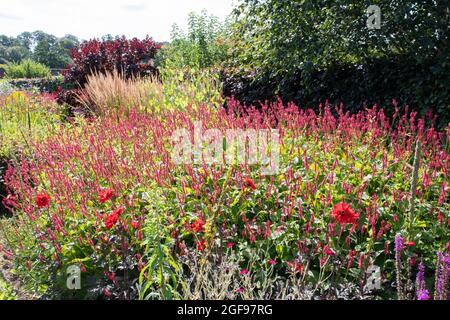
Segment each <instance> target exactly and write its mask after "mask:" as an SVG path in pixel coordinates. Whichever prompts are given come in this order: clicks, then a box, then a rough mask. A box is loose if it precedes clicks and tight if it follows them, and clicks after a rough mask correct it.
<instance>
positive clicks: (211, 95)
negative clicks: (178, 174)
mask: <svg viewBox="0 0 450 320" xmlns="http://www.w3.org/2000/svg"><path fill="white" fill-rule="evenodd" d="M79 100H80V102H81V103H82V104H84V105H85V107H86V108H87V109H88V110H90V111H91V112H92V113H93V114H96V115H105V114H109V113H111V112H112V113H115V114H117V115H123V114H125V115H129V114H130V111H131V110H132V109H135V110H138V111H143V112H150V113H153V112H160V111H162V110H174V109H181V110H185V109H186V107H187V106H192V107H194V108H197V107H199V106H200V105H202V104H206V105H210V106H213V105H221V104H222V102H223V101H222V98H221V86H220V81H219V79H217V77H216V76H215V75H214V73H212V72H210V71H206V70H204V71H198V72H195V73H194V72H186V71H178V70H177V71H175V70H171V69H166V70H163V71H162V73H161V77H160V78H159V79H158V78H156V77H150V78H138V77H137V78H129V79H127V78H125V77H124V76H123V75H121V74H120V73H119V72H118V71H117V70H114V71H113V72H109V73H94V74H92V75H90V76H88V80H87V84H86V86H85V88H84V90H83V91H82V93H81V94H80V95H79Z"/></svg>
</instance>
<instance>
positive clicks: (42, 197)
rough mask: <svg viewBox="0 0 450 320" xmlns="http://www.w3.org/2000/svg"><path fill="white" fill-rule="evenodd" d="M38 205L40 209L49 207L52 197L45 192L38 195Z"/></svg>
mask: <svg viewBox="0 0 450 320" xmlns="http://www.w3.org/2000/svg"><path fill="white" fill-rule="evenodd" d="M36 204H37V206H38V207H39V208H44V207H48V206H49V205H50V196H49V195H48V194H46V193H45V192H42V193H38V194H37V195H36Z"/></svg>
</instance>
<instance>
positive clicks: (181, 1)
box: [0, 0, 236, 41]
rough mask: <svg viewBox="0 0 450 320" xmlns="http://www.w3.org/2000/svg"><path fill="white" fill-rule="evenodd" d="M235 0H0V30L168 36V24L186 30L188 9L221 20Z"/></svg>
mask: <svg viewBox="0 0 450 320" xmlns="http://www.w3.org/2000/svg"><path fill="white" fill-rule="evenodd" d="M233 2H234V3H235V2H236V0H0V34H5V35H8V36H17V35H18V34H20V33H22V32H24V31H30V32H31V31H36V30H42V31H44V32H46V33H50V34H53V35H55V36H57V37H61V36H63V35H65V34H73V35H75V36H77V37H79V38H82V39H85V40H86V39H90V38H93V37H101V36H103V35H106V34H111V35H126V36H127V37H138V38H143V37H145V36H146V35H147V34H148V35H149V36H151V37H153V39H155V40H156V41H168V40H170V31H171V27H172V24H174V23H177V24H178V25H180V26H181V27H183V28H185V27H186V23H187V16H188V13H189V12H192V11H195V12H200V11H201V10H202V9H206V10H207V11H208V13H209V14H214V15H216V16H218V17H219V18H220V19H224V18H225V17H226V16H227V15H228V14H229V13H230V12H231V10H232V7H233V6H232V4H233Z"/></svg>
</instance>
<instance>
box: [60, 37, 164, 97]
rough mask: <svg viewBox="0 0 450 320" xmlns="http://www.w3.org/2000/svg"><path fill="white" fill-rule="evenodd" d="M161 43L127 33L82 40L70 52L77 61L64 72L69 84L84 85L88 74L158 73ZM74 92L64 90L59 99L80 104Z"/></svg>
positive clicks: (131, 74)
mask: <svg viewBox="0 0 450 320" xmlns="http://www.w3.org/2000/svg"><path fill="white" fill-rule="evenodd" d="M159 49H160V45H159V44H157V43H156V42H155V41H153V39H152V38H149V37H146V38H145V39H143V40H139V39H137V38H133V39H131V40H128V39H127V38H125V36H122V37H121V38H118V39H114V40H98V39H93V40H90V41H85V42H83V43H81V44H80V45H79V46H78V47H76V48H74V49H72V50H71V52H70V56H71V58H72V60H73V64H71V65H69V67H68V68H67V69H66V70H64V71H63V75H64V83H65V87H71V88H73V89H78V88H83V87H84V85H85V84H86V82H87V77H88V76H89V75H91V74H92V73H93V72H100V73H105V72H108V71H113V70H114V69H116V70H117V71H118V72H119V73H120V74H122V75H125V76H126V77H127V78H130V77H135V76H141V77H144V76H151V75H153V76H157V75H158V70H157V69H156V68H155V67H154V66H153V59H154V57H155V55H156V53H157V52H158V50H159ZM72 98H73V94H72V93H66V92H65V91H62V92H61V93H60V95H59V97H58V102H60V103H64V102H65V103H67V104H69V105H72V106H76V105H77V102H76V100H75V101H74V100H73V99H72Z"/></svg>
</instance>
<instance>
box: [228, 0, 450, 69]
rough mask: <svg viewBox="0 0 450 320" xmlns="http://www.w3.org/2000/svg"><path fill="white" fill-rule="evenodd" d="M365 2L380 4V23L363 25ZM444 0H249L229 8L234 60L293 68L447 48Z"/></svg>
mask: <svg viewBox="0 0 450 320" xmlns="http://www.w3.org/2000/svg"><path fill="white" fill-rule="evenodd" d="M369 5H378V6H379V7H380V8H381V14H382V18H381V19H382V20H381V29H369V28H367V26H366V21H367V18H368V14H367V13H366V9H367V7H368V6H369ZM448 6H449V1H447V0H445V1H439V2H436V1H434V0H427V1H408V2H405V1H397V0H378V1H358V2H355V1H349V0H339V1H334V0H333V1H329V0H327V1H320V2H318V1H314V0H305V1H278V0H268V1H253V0H244V1H242V2H241V4H240V5H239V6H238V7H237V8H236V9H235V11H234V16H235V24H234V31H235V32H234V35H235V37H234V41H235V42H236V43H235V44H236V46H233V48H235V50H234V53H235V58H236V59H237V61H236V62H238V63H243V64H245V65H252V66H254V67H257V68H261V67H262V68H271V69H272V72H273V74H275V75H276V74H278V72H280V71H282V70H286V69H287V70H292V71H293V72H294V71H295V70H296V69H297V68H299V67H303V66H304V65H305V64H308V63H313V64H315V65H319V66H324V65H328V64H329V63H331V62H334V61H350V62H354V61H359V60H360V59H363V58H366V57H382V56H386V55H391V54H398V53H401V54H407V53H409V54H411V56H414V57H415V58H416V59H417V60H421V59H424V58H426V57H428V56H429V55H433V54H434V53H438V54H439V55H440V56H443V57H445V56H447V55H448V54H449V38H448V37H449V32H448V19H449V16H448V15H449V13H448V10H447V9H448Z"/></svg>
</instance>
